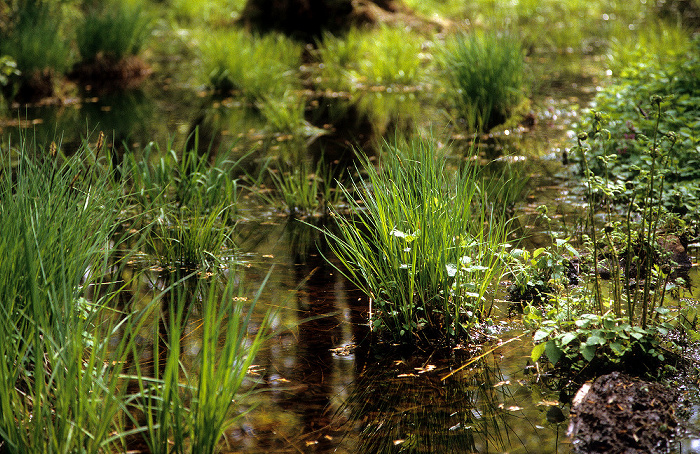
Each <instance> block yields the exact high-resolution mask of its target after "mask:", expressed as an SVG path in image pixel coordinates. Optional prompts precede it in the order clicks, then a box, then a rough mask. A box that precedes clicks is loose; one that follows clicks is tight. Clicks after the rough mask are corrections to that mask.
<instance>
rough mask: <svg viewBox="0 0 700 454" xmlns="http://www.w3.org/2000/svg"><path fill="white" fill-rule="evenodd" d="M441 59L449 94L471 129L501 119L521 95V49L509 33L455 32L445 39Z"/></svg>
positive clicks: (518, 102)
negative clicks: (455, 33)
mask: <svg viewBox="0 0 700 454" xmlns="http://www.w3.org/2000/svg"><path fill="white" fill-rule="evenodd" d="M441 62H442V67H443V70H444V74H445V79H446V81H447V83H448V85H449V87H450V91H449V93H448V95H449V98H450V99H451V100H454V101H453V102H454V107H455V108H456V109H457V114H458V115H459V116H460V117H461V118H462V119H464V121H465V122H466V125H467V127H468V128H470V129H472V130H489V129H491V128H492V127H493V126H495V125H498V124H501V123H503V122H504V121H506V120H507V119H508V118H509V117H510V115H511V114H512V113H513V112H514V110H515V108H516V107H517V106H518V105H519V104H520V103H521V102H522V101H523V99H524V94H525V73H524V62H523V50H522V47H521V45H520V42H519V41H518V40H517V39H516V38H515V37H513V36H510V35H507V34H504V35H499V34H495V33H476V32H473V33H470V34H465V33H461V34H458V35H456V36H453V37H452V38H451V39H449V40H448V41H447V42H446V43H445V48H444V50H443V53H442V55H441Z"/></svg>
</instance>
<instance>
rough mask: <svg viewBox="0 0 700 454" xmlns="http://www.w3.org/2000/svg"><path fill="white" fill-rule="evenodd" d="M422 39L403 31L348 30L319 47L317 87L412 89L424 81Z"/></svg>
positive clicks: (392, 29) (332, 88)
mask: <svg viewBox="0 0 700 454" xmlns="http://www.w3.org/2000/svg"><path fill="white" fill-rule="evenodd" d="M424 41H425V39H423V38H422V37H421V36H420V35H418V34H416V33H413V32H411V31H409V30H407V29H403V28H391V27H388V26H382V27H379V28H376V29H372V30H364V29H362V30H361V29H356V28H353V29H351V30H350V31H349V32H348V33H347V34H346V35H344V36H339V37H336V36H333V35H330V34H326V35H324V37H323V39H322V40H321V42H320V43H319V50H318V52H319V55H320V58H321V62H322V64H323V68H322V70H321V76H320V77H321V86H323V87H327V88H329V89H331V90H341V91H347V90H357V89H361V88H366V87H386V86H391V85H416V84H419V83H421V82H423V81H424V76H425V66H426V62H425V61H424V60H425V57H426V56H425V55H424V54H422V47H423V44H424Z"/></svg>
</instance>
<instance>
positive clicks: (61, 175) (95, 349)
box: [0, 135, 268, 453]
mask: <svg viewBox="0 0 700 454" xmlns="http://www.w3.org/2000/svg"><path fill="white" fill-rule="evenodd" d="M105 148H106V146H105V143H104V136H103V135H100V137H99V138H98V141H97V143H96V145H95V146H94V147H93V146H90V145H89V144H88V142H87V141H85V142H84V143H83V146H82V147H81V148H80V150H78V151H77V152H76V153H74V154H72V155H71V156H70V157H66V156H65V155H64V154H63V153H62V152H61V146H60V144H56V143H55V142H54V143H52V144H50V145H49V146H47V147H46V149H45V150H44V149H42V148H41V147H37V146H35V145H33V144H29V143H27V142H21V143H20V144H19V145H18V146H14V145H11V144H9V143H8V144H7V146H6V147H5V146H4V144H3V146H2V147H0V156H1V161H0V166H1V167H0V169H2V171H1V172H0V214H2V216H0V226H1V227H2V228H3V229H4V231H5V232H6V233H7V235H3V236H2V238H0V252H1V254H0V265H1V266H2V267H3V269H5V270H6V272H4V273H3V275H2V277H0V290H1V291H2V294H3V295H4V298H5V304H3V306H2V308H0V312H2V314H1V315H2V317H1V320H0V357H1V358H3V360H2V361H0V411H1V413H0V434H2V436H1V440H2V441H1V442H0V445H1V446H2V449H3V450H4V451H7V452H9V453H21V452H29V451H34V450H38V451H41V452H78V451H79V452H85V453H103V452H107V451H109V452H117V451H119V452H122V451H125V450H127V446H128V444H129V443H130V442H131V441H133V439H134V437H141V438H143V439H144V440H146V442H147V444H148V446H149V448H151V449H152V452H173V451H172V449H175V450H176V451H177V452H185V451H189V450H190V449H191V452H210V453H211V452H216V450H217V449H218V447H219V446H220V443H221V436H222V433H223V431H224V429H225V428H226V427H227V425H228V424H229V423H230V422H231V421H233V420H235V419H236V418H238V417H239V415H240V414H241V411H242V410H241V409H238V408H234V401H235V399H236V398H238V397H241V396H242V395H243V392H244V391H245V392H248V390H249V389H250V388H251V387H252V385H253V384H254V383H248V382H247V381H246V376H247V373H248V368H249V367H250V365H251V363H252V361H253V358H254V357H255V353H256V352H257V350H258V349H259V348H260V346H261V345H262V342H263V341H264V340H265V339H266V336H267V335H268V330H267V326H268V324H267V321H266V320H267V319H266V318H265V317H263V318H262V320H257V319H256V321H255V325H256V327H255V332H253V331H254V328H253V327H252V325H253V323H252V321H251V320H252V317H253V312H254V311H255V303H256V302H257V301H258V298H259V296H260V292H261V291H262V288H263V286H264V282H263V284H262V285H261V286H260V287H259V288H258V289H257V290H256V291H254V292H253V294H254V296H253V297H252V298H249V297H248V296H249V293H250V292H248V291H247V289H244V287H243V286H242V285H241V278H242V275H241V273H240V271H236V270H229V271H228V273H227V274H222V273H216V274H215V275H214V276H213V277H212V278H211V280H209V281H207V280H203V279H200V278H199V277H198V276H197V275H196V274H194V273H184V274H183V273H170V274H169V275H170V276H171V277H172V281H171V282H169V283H166V284H164V286H160V285H159V284H158V283H153V282H152V283H151V285H150V286H149V288H151V289H152V292H153V295H152V298H151V299H149V298H145V299H142V298H141V297H140V296H137V294H139V292H135V293H134V295H133V296H132V297H131V298H130V297H129V294H130V293H129V292H128V291H127V292H125V293H124V292H123V290H125V289H128V288H130V287H131V285H133V284H134V281H138V280H139V279H140V277H139V276H140V275H141V274H142V273H141V272H139V271H134V269H133V268H131V266H133V264H134V263H135V262H134V259H135V257H136V255H137V254H140V251H142V250H143V249H144V247H143V246H144V243H145V242H146V241H147V236H148V235H144V232H143V231H138V232H132V231H131V229H123V228H122V226H121V223H122V222H124V223H132V222H133V223H134V224H136V225H138V224H139V223H140V220H138V219H135V218H133V217H131V215H129V216H127V215H125V212H126V210H125V206H126V203H127V198H126V197H125V196H124V188H122V187H121V185H120V184H118V182H119V179H118V178H116V177H115V175H114V172H115V171H116V169H115V168H114V167H112V166H110V165H102V160H101V159H99V154H100V153H104V150H105ZM115 182H116V183H115ZM193 219H194V220H195V221H196V219H197V217H196V216H195V217H194V218H193ZM209 219H210V218H205V221H207V222H208V221H209ZM190 222H194V221H192V220H190ZM10 235H11V236H10ZM129 276H131V277H129ZM193 282H194V283H193ZM163 287H164V288H163ZM124 297H126V300H124ZM144 300H145V303H144ZM163 300H167V301H168V304H161V302H162V301H163ZM198 313H200V314H201V320H198V319H196V318H195V317H194V316H195V315H196V314H198ZM160 320H162V322H161V321H160ZM190 322H196V326H197V328H195V329H191V327H192V325H191V324H189V323H190ZM160 324H163V325H165V327H166V328H164V330H160V329H159V328H160ZM154 325H158V326H154ZM198 329H201V333H202V336H201V342H200V343H199V344H198V350H197V353H196V354H195V361H194V363H195V364H197V367H196V368H193V369H188V370H185V369H183V368H182V364H183V363H182V357H181V355H182V350H181V348H180V345H181V343H180V342H181V341H182V339H184V338H185V337H186V335H187V336H191V335H192V334H193V332H196V331H197V330H198ZM186 330H187V331H186ZM149 332H150V333H153V334H152V335H153V337H154V344H153V346H150V345H149V343H148V342H144V340H145V339H144V337H143V336H144V333H149ZM163 333H165V334H163ZM161 335H163V336H164V338H161V337H160V336H161ZM163 345H164V346H165V347H162V346H163ZM151 347H153V348H154V352H153V356H152V358H153V362H148V363H147V364H143V363H141V362H140V360H141V358H144V353H147V350H148V349H149V348H151ZM161 352H162V353H164V354H165V356H164V357H161ZM161 358H165V359H163V360H162V359H161ZM161 361H164V363H165V364H164V367H163V369H161V367H160V366H161V363H160V362H161ZM183 376H184V377H185V378H186V380H185V381H184V382H183V381H182V380H181V379H182V377H183ZM244 385H245V386H244ZM173 446H175V448H173Z"/></svg>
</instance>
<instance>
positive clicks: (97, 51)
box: [76, 2, 150, 62]
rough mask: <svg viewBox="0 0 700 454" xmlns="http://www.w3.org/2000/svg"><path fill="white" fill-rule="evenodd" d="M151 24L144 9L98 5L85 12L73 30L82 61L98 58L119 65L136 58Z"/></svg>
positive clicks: (133, 6)
mask: <svg viewBox="0 0 700 454" xmlns="http://www.w3.org/2000/svg"><path fill="white" fill-rule="evenodd" d="M149 24H150V20H149V18H148V15H147V14H146V12H145V11H144V9H143V7H142V6H140V5H136V4H129V3H128V2H126V3H125V2H106V3H100V4H99V6H98V7H92V8H88V10H87V12H86V13H85V17H84V18H83V21H82V23H81V24H80V25H79V26H78V27H77V28H76V42H77V45H78V50H79V52H80V56H81V58H82V59H83V61H86V62H91V61H95V59H96V58H97V57H98V55H101V56H102V57H104V58H109V59H112V60H114V61H119V60H121V59H122V58H124V57H127V56H131V55H137V54H138V53H139V52H140V51H141V49H142V47H143V46H144V44H145V43H146V40H147V39H148V37H149V34H150V26H149Z"/></svg>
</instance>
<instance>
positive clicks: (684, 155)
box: [578, 39, 700, 222]
mask: <svg viewBox="0 0 700 454" xmlns="http://www.w3.org/2000/svg"><path fill="white" fill-rule="evenodd" d="M699 71H700V40H698V39H696V40H695V41H694V42H693V45H692V47H691V50H690V51H689V52H687V53H684V54H682V55H678V54H677V53H676V51H675V50H674V49H672V48H671V49H669V50H668V53H667V54H665V56H664V55H662V56H659V57H656V56H653V55H650V54H649V53H644V54H641V55H639V59H638V60H635V61H634V62H631V66H629V67H626V68H625V69H624V70H622V71H621V74H620V78H619V80H618V82H617V83H616V84H614V85H613V86H611V87H609V88H607V89H605V90H603V91H602V92H601V93H599V94H598V95H597V96H596V99H595V105H594V109H595V110H597V111H601V112H605V116H604V117H603V120H605V130H606V133H605V134H606V136H607V137H605V139H606V143H605V147H593V148H592V149H591V150H590V152H589V154H588V156H587V161H588V165H589V168H590V171H591V172H593V173H594V174H595V175H596V176H599V177H601V178H606V179H607V180H608V182H609V185H610V188H611V190H613V191H614V194H611V195H613V196H615V197H617V198H620V199H624V200H630V199H633V198H635V199H636V200H638V201H642V200H644V198H645V197H647V194H646V191H647V187H648V185H647V184H646V183H645V184H642V185H634V186H633V187H632V188H631V189H625V183H626V182H628V181H629V182H631V181H637V180H642V181H645V182H648V179H649V177H650V173H649V171H648V169H650V164H651V163H652V158H654V159H656V162H657V168H656V175H657V177H658V178H663V180H660V181H663V185H657V186H656V187H655V188H654V192H655V193H654V194H651V197H652V198H653V199H654V200H659V199H660V202H661V205H662V206H663V207H664V208H665V209H666V210H668V211H671V212H676V213H678V214H681V215H683V216H686V217H687V218H690V219H692V220H693V222H697V221H698V218H697V215H696V213H698V210H699V208H700V202H699V198H698V197H699V196H698V194H700V187H699V186H698V180H699V179H700V170H698V169H700V137H699V136H698V131H700V120H698V119H699V118H700V115H699V112H698V106H699V105H700V83H699V82H698V80H699V79H698V72H699ZM653 96H659V97H660V98H655V99H658V100H659V101H660V102H658V103H652V102H650V99H652V97H653ZM659 107H660V108H661V112H662V113H661V114H659V112H658V110H659ZM595 121H598V122H599V123H600V121H601V120H600V119H599V120H595V119H593V121H591V122H590V127H593V126H595ZM655 137H656V139H654V138H655ZM652 145H653V146H656V147H658V149H659V151H660V152H661V153H662V155H660V156H653V155H652V154H651V153H649V148H650V146H652ZM578 159H581V158H580V157H579V158H578ZM661 188H663V190H661Z"/></svg>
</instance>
